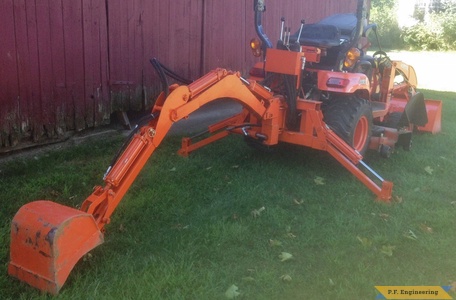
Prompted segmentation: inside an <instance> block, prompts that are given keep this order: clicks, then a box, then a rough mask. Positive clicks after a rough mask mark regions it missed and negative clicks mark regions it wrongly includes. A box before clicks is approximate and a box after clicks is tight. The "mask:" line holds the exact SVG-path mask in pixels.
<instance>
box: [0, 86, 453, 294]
mask: <svg viewBox="0 0 456 300" xmlns="http://www.w3.org/2000/svg"><path fill="white" fill-rule="evenodd" d="M424 93H425V95H426V97H427V98H431V99H442V100H444V105H443V126H442V127H443V130H442V132H441V133H440V134H439V135H436V136H432V135H430V134H417V135H415V137H414V143H413V150H412V151H411V152H405V151H403V150H402V149H399V150H398V151H397V152H396V153H395V154H394V155H393V156H392V158H390V159H388V160H385V159H381V158H380V157H379V156H378V155H377V154H374V153H372V154H369V155H368V156H367V157H366V161H367V162H368V163H369V164H370V165H371V166H372V167H373V168H374V169H375V170H376V171H378V172H379V173H380V174H381V175H382V176H383V177H384V178H386V179H388V180H391V181H393V182H394V184H395V187H394V201H393V203H392V204H390V205H387V204H383V203H378V202H375V201H374V199H375V197H374V195H373V194H372V193H371V192H370V191H369V190H368V189H367V188H365V187H364V186H363V185H362V184H361V183H359V182H358V181H357V180H356V179H355V178H354V177H353V176H351V175H350V174H349V173H348V171H346V170H345V169H343V168H342V167H341V166H340V165H338V164H337V162H336V161H335V160H334V159H332V158H331V157H330V156H329V155H328V154H326V153H322V152H317V151H314V150H311V149H304V148H299V147H294V146H290V145H282V147H280V149H279V151H277V152H275V153H269V154H267V153H261V152H258V151H256V150H254V149H251V148H249V147H247V146H246V145H245V143H244V142H243V140H242V138H240V137H238V136H232V137H228V138H227V139H224V140H222V141H219V142H217V143H215V144H212V145H210V146H208V147H206V148H203V149H201V150H199V151H197V152H195V153H193V154H192V155H191V156H190V157H189V158H182V157H180V156H178V155H177V154H176V150H177V149H178V148H179V145H180V139H179V138H178V137H169V138H167V139H166V140H165V142H164V143H163V144H162V146H161V147H160V148H159V149H158V150H157V151H156V153H155V154H154V155H153V157H152V158H151V159H150V162H149V163H148V164H147V166H146V167H145V169H144V170H143V171H142V173H141V175H140V176H139V177H138V179H137V181H136V182H135V183H134V185H133V187H132V188H131V190H130V191H129V192H128V193H127V195H126V196H125V198H124V200H123V202H122V203H121V204H120V205H119V207H118V209H117V211H116V212H115V213H114V215H113V218H112V222H111V224H109V225H108V226H107V228H106V229H107V232H106V236H105V238H106V241H105V243H104V244H103V245H101V246H99V247H98V248H96V249H95V250H94V251H92V252H91V253H90V255H88V256H86V257H85V258H84V259H83V260H81V261H80V262H79V263H78V264H77V266H76V267H75V269H74V270H73V272H72V273H71V275H70V277H69V279H68V280H67V282H66V284H65V286H64V287H63V289H62V290H61V292H60V295H59V296H58V297H57V298H58V299H227V297H226V295H225V293H226V292H227V290H228V289H229V288H230V287H232V286H233V285H236V286H237V287H238V292H240V295H239V296H238V297H237V298H238V299H375V297H376V295H377V294H378V293H377V291H376V289H375V288H374V286H376V285H439V286H440V285H450V284H454V285H456V284H455V283H454V282H456V260H455V259H454V251H455V249H456V235H455V228H456V218H455V216H456V187H455V178H456V176H455V175H456V154H455V153H456V151H455V149H456V117H455V116H456V93H448V92H435V91H424ZM121 143H122V138H121V137H118V136H116V137H112V138H109V139H105V140H96V141H91V142H90V143H84V144H81V145H78V146H75V147H72V148H71V149H66V150H61V151H54V152H49V153H47V154H42V155H38V156H36V157H31V158H29V159H17V160H15V161H13V162H9V163H7V164H2V165H0V199H1V206H2V208H1V210H0V222H1V223H0V245H1V246H0V260H1V265H0V298H1V299H31V298H34V299H47V298H51V297H50V296H47V295H44V294H41V293H40V292H39V291H37V290H35V289H33V288H29V287H28V286H27V285H25V284H22V283H20V282H19V281H17V280H14V279H12V278H10V277H8V276H7V271H6V269H7V262H8V260H9V230H10V222H11V219H12V218H13V216H14V214H15V213H16V211H17V210H18V209H19V208H20V207H21V206H22V205H23V204H25V203H27V202H30V201H33V200H36V199H51V200H54V201H56V202H59V203H63V204H65V205H69V206H76V205H78V204H80V203H81V202H82V201H83V200H84V199H85V198H86V197H87V196H88V195H89V194H90V193H91V190H92V187H93V186H94V185H95V184H101V177H102V176H103V173H104V171H105V169H106V166H107V165H108V164H109V162H110V159H111V157H112V156H113V155H114V153H115V152H116V149H117V147H119V146H120V144H121ZM263 207H264V210H263V209H262V208H263ZM255 210H256V211H261V213H260V214H252V212H253V211H255ZM254 215H256V217H254ZM282 252H285V253H289V254H291V255H292V258H291V259H288V260H285V261H282V258H283V257H284V256H281V255H282ZM285 256H286V255H285ZM452 296H453V297H456V294H455V293H454V292H452Z"/></svg>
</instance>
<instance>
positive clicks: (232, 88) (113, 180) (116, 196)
mask: <svg viewBox="0 0 456 300" xmlns="http://www.w3.org/2000/svg"><path fill="white" fill-rule="evenodd" d="M220 98H231V99H234V100H236V101H238V102H240V103H241V104H242V105H243V106H244V107H245V108H246V109H248V110H249V112H251V113H252V114H254V115H256V116H257V117H259V118H261V117H262V116H263V114H264V113H265V111H266V108H265V106H264V105H263V102H262V101H261V100H260V99H258V98H257V96H255V95H254V94H253V93H252V92H251V91H250V90H249V88H248V87H247V86H246V84H245V82H243V81H242V80H241V78H240V74H239V73H234V72H230V71H227V70H225V69H217V70H214V71H212V72H210V73H208V74H207V75H205V76H203V77H201V78H200V79H199V80H197V81H195V82H193V83H191V84H190V85H188V86H178V87H175V88H174V89H173V91H172V92H171V93H170V94H169V96H168V97H167V98H166V99H165V97H164V95H163V94H161V95H160V96H159V98H158V100H157V102H156V104H155V106H154V108H153V110H152V115H153V116H158V117H156V118H155V119H153V120H152V121H150V122H149V124H147V125H146V126H143V127H142V128H140V129H139V132H138V133H137V134H136V135H135V136H134V137H133V139H132V140H131V142H130V143H129V145H128V147H127V148H126V149H125V151H124V152H123V154H122V155H121V156H120V157H119V159H118V160H117V162H116V163H115V164H114V166H113V167H112V169H111V170H110V171H109V173H108V174H107V175H106V176H105V179H104V181H105V186H104V187H101V186H98V187H95V190H94V192H93V193H92V194H91V195H90V196H89V197H88V198H87V199H86V200H85V201H84V202H83V204H82V207H81V210H82V211H85V212H87V213H89V214H92V215H93V216H94V218H95V220H96V222H97V224H98V227H99V228H100V229H102V228H103V227H104V226H105V225H106V224H108V223H109V222H110V217H111V214H112V213H113V212H114V210H115V208H116V207H117V205H118V204H119V202H120V201H121V200H122V198H123V196H124V195H125V193H126V192H127V190H128V189H129V188H130V186H131V184H132V183H133V181H134V180H135V178H136V176H137V175H138V174H139V172H140V171H141V169H142V168H143V167H144V165H145V164H146V162H147V160H148V159H149V157H150V156H151V155H152V153H153V152H154V151H155V149H156V148H157V147H158V146H159V145H160V143H161V141H162V140H163V138H164V137H165V136H166V134H167V133H168V131H169V129H170V128H171V126H172V124H173V123H175V122H177V121H179V120H181V119H183V118H186V117H188V115H189V114H190V113H192V112H194V111H196V110H197V109H199V108H200V107H201V106H203V105H205V104H207V103H209V102H211V101H214V100H217V99H220Z"/></svg>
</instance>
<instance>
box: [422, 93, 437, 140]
mask: <svg viewBox="0 0 456 300" xmlns="http://www.w3.org/2000/svg"><path fill="white" fill-rule="evenodd" d="M424 103H425V104H426V111H427V115H428V122H427V124H426V125H424V126H418V130H419V131H425V132H430V133H432V134H436V133H438V132H440V130H441V129H442V101H440V100H430V99H426V100H424Z"/></svg>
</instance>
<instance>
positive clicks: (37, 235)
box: [35, 231, 41, 247]
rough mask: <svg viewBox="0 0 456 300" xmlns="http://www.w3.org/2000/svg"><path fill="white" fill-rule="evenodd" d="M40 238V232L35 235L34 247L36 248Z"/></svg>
mask: <svg viewBox="0 0 456 300" xmlns="http://www.w3.org/2000/svg"><path fill="white" fill-rule="evenodd" d="M40 237H41V231H37V232H36V234H35V246H36V247H38V241H39V240H40Z"/></svg>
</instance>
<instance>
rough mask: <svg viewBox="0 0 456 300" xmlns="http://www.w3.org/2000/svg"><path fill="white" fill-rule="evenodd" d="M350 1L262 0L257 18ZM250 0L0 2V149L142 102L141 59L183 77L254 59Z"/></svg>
mask: <svg viewBox="0 0 456 300" xmlns="http://www.w3.org/2000/svg"><path fill="white" fill-rule="evenodd" d="M356 2H357V1H356V0H306V1H302V0H283V1H273V0H269V1H267V11H266V13H265V15H264V25H265V29H266V32H267V33H268V34H269V36H270V38H271V41H275V40H277V37H278V35H279V22H280V18H281V17H282V16H285V17H286V20H287V25H288V26H291V27H292V28H298V26H299V24H300V20H301V19H306V22H307V23H311V22H315V21H317V20H318V19H321V18H322V17H324V16H327V15H330V14H333V13H346V12H354V10H355V9H356ZM253 15H254V14H253V0H230V1H222V0H172V1H158V0H129V1H125V0H71V1H70V0H68V1H67V0H1V1H0V152H5V151H9V150H11V149H14V148H15V147H16V146H18V145H19V146H24V145H27V144H29V143H32V144H37V143H42V142H49V141H52V140H55V139H62V138H64V137H65V134H66V133H67V132H71V131H79V130H83V129H86V128H92V127H96V126H99V125H100V124H105V123H108V122H109V120H110V115H111V113H112V112H113V111H116V110H140V109H148V108H150V106H151V104H152V102H153V99H152V97H153V96H154V95H156V93H157V92H158V87H159V85H158V83H157V79H156V77H155V75H154V71H153V68H152V66H151V65H150V63H149V59H150V58H152V57H157V58H158V59H159V60H160V61H161V62H162V63H163V64H165V65H167V66H169V67H170V68H171V69H173V70H175V71H177V72H178V73H179V74H181V75H182V76H184V77H188V78H191V79H193V78H197V77H199V76H201V75H202V74H204V73H205V72H207V71H209V70H211V69H213V68H216V67H225V68H230V69H233V70H240V71H241V72H246V71H247V70H248V68H249V66H250V65H252V63H253V62H254V61H255V60H254V58H253V57H252V55H251V53H250V50H249V49H248V42H249V40H250V39H251V38H252V37H254V36H255V35H256V34H255V30H254V27H253Z"/></svg>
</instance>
